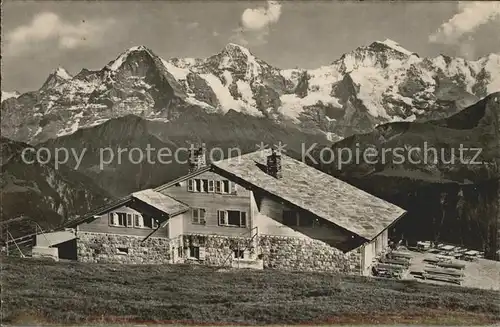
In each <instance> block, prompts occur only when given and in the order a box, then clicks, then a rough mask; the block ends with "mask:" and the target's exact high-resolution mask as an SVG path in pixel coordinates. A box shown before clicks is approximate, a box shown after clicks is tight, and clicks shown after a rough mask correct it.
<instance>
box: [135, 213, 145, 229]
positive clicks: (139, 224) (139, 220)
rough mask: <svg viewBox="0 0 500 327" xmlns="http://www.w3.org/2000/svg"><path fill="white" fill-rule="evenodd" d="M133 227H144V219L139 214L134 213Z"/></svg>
mask: <svg viewBox="0 0 500 327" xmlns="http://www.w3.org/2000/svg"><path fill="white" fill-rule="evenodd" d="M134 227H137V228H142V227H144V221H143V219H142V216H141V215H134Z"/></svg>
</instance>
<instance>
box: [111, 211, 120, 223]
mask: <svg viewBox="0 0 500 327" xmlns="http://www.w3.org/2000/svg"><path fill="white" fill-rule="evenodd" d="M112 215H113V226H118V225H119V222H118V214H117V213H112Z"/></svg>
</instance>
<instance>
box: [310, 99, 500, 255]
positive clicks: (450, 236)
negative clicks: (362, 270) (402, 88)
mask: <svg viewBox="0 0 500 327" xmlns="http://www.w3.org/2000/svg"><path fill="white" fill-rule="evenodd" d="M499 99H500V93H498V92H497V93H493V94H491V95H490V96H488V97H486V98H485V99H483V100H481V101H479V102H478V103H476V104H474V105H472V106H470V107H468V108H466V109H464V110H463V111H461V112H459V113H457V114H455V115H453V116H451V117H449V118H446V119H441V120H436V121H428V122H425V123H417V122H411V123H410V122H405V123H401V122H399V123H389V124H385V125H381V126H378V127H377V128H376V129H375V130H374V131H373V132H371V133H367V134H362V135H354V136H351V137H348V138H346V139H344V140H342V141H340V142H338V143H335V144H334V145H333V146H332V150H333V153H338V151H339V149H351V151H352V153H355V151H356V149H359V151H360V153H363V151H364V149H366V148H368V147H372V148H374V149H377V150H378V156H376V157H375V160H373V158H372V160H370V162H368V161H364V160H361V162H356V161H355V160H354V159H353V160H351V162H349V163H341V162H340V161H339V160H340V159H339V158H338V157H337V158H335V160H334V161H333V162H331V163H328V164H324V165H320V167H319V168H320V169H323V170H324V171H326V172H328V173H330V174H332V175H334V176H337V177H339V178H341V179H344V180H347V181H349V182H350V183H352V184H353V185H356V186H358V187H360V188H362V189H364V190H367V191H369V192H371V193H372V194H375V195H377V196H380V197H382V198H384V199H386V200H388V201H391V202H392V203H395V204H397V205H399V206H401V207H402V208H404V209H406V210H407V211H408V215H407V216H406V217H405V218H404V219H402V220H401V221H400V222H399V223H398V224H397V225H396V230H397V231H398V233H399V234H400V235H404V236H405V237H406V238H407V239H409V240H413V241H414V240H422V239H434V240H436V241H441V242H451V243H454V244H463V245H466V246H471V247H474V248H477V249H481V250H486V252H487V253H489V256H490V257H492V258H493V257H495V256H496V255H495V253H494V252H495V251H496V250H495V249H498V242H499V237H500V233H499V229H500V226H499V222H500V185H499V178H500V168H499V167H500V124H499V121H500V120H499V118H498V117H499V116H500V101H499ZM460 147H462V148H464V149H472V150H470V151H465V150H464V152H463V160H461V159H460V152H459V149H460ZM384 149H388V150H389V151H388V152H387V153H386V155H385V159H384V157H382V151H383V150H384ZM392 149H401V150H403V151H401V153H402V154H403V155H404V156H403V158H406V160H404V162H398V161H400V158H398V157H396V155H395V152H394V151H392ZM412 149H417V151H415V150H412ZM426 149H428V150H426ZM429 149H435V150H436V152H435V153H434V152H433V151H432V150H429ZM477 149H480V150H481V152H480V153H479V154H478V156H477V158H475V157H476V153H477V152H478V150H477ZM436 154H437V156H436ZM317 156H319V154H316V157H317ZM346 159H348V158H347V157H344V160H345V161H344V162H347V160H346ZM472 159H474V162H472Z"/></svg>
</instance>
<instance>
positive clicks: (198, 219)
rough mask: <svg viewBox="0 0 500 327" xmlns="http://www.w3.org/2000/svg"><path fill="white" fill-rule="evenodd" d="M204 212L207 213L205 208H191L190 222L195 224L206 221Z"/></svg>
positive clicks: (201, 223)
mask: <svg viewBox="0 0 500 327" xmlns="http://www.w3.org/2000/svg"><path fill="white" fill-rule="evenodd" d="M195 213H196V221H195V219H194V217H195ZM202 213H203V214H202ZM206 214H207V210H205V208H192V209H191V223H192V224H195V225H205V224H206V222H207V221H206V218H205V217H206ZM202 216H203V217H202Z"/></svg>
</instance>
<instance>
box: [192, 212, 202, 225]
mask: <svg viewBox="0 0 500 327" xmlns="http://www.w3.org/2000/svg"><path fill="white" fill-rule="evenodd" d="M199 219H200V217H199V215H198V209H196V208H193V209H191V221H192V222H193V223H195V224H197V223H198V222H199Z"/></svg>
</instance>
